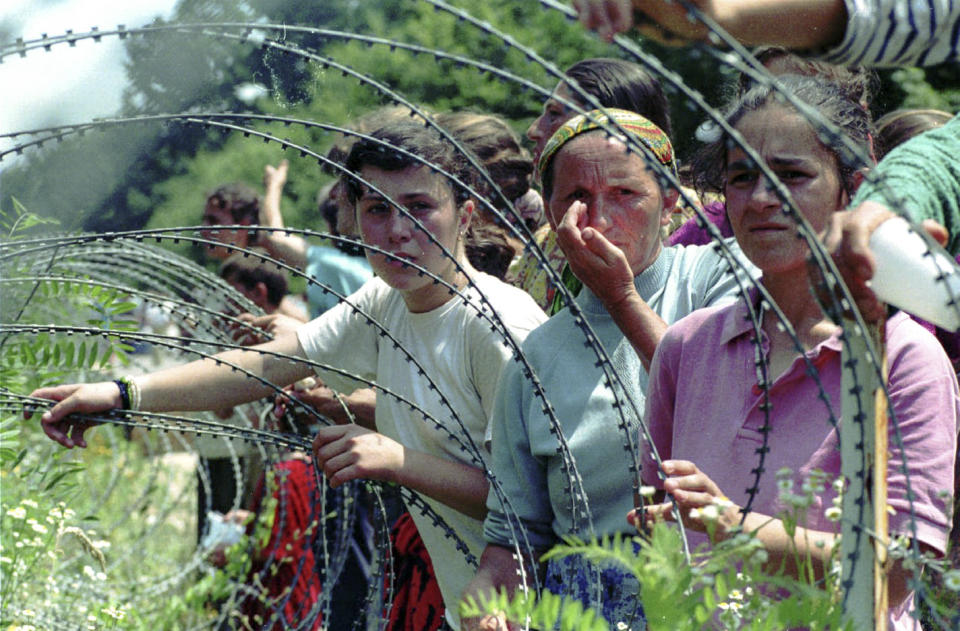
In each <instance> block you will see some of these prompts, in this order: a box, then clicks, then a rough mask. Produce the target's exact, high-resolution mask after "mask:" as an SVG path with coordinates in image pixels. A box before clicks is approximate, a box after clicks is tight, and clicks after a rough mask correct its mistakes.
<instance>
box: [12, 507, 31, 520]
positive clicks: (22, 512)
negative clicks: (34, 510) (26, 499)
mask: <svg viewBox="0 0 960 631" xmlns="http://www.w3.org/2000/svg"><path fill="white" fill-rule="evenodd" d="M7 515H10V517H13V518H14V519H23V518H24V517H26V516H27V509H25V508H24V507H23V506H17V507H16V508H11V509H10V510H8V511H7Z"/></svg>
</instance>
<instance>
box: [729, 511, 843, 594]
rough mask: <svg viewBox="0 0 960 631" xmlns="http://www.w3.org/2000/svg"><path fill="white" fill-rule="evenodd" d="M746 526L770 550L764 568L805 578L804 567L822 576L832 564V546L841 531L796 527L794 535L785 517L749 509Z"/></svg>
mask: <svg viewBox="0 0 960 631" xmlns="http://www.w3.org/2000/svg"><path fill="white" fill-rule="evenodd" d="M743 527H744V530H745V531H747V532H752V533H753V534H754V536H756V538H757V540H758V541H760V543H761V544H763V548H764V549H765V550H766V551H767V562H766V564H765V566H764V569H765V570H766V571H767V572H769V573H771V574H774V573H779V572H783V573H785V574H787V575H789V576H792V577H794V578H802V577H801V576H800V574H801V571H802V572H804V575H805V576H807V577H809V572H811V571H812V572H813V578H814V579H815V580H820V579H821V578H823V576H824V575H825V574H826V570H827V568H828V566H829V564H830V559H831V553H832V550H833V546H834V545H835V544H836V543H837V542H838V535H836V534H833V533H829V532H824V531H820V530H812V529H809V528H802V527H800V526H797V527H796V530H795V531H794V533H793V536H792V537H791V536H790V533H789V532H787V529H786V527H785V524H784V522H783V521H782V520H780V519H776V518H773V517H769V516H767V515H762V514H760V513H752V512H751V513H748V514H747V517H746V519H745V520H744V523H743Z"/></svg>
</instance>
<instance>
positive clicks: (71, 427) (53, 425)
mask: <svg viewBox="0 0 960 631" xmlns="http://www.w3.org/2000/svg"><path fill="white" fill-rule="evenodd" d="M30 396H31V397H37V398H41V399H52V400H54V401H59V403H57V404H56V405H54V406H53V407H52V408H50V409H49V410H47V411H46V412H44V413H43V416H41V417H40V425H41V426H42V427H43V432H44V433H45V434H46V435H47V436H48V437H49V438H50V439H51V440H54V441H56V442H58V443H60V444H61V445H63V446H64V447H66V448H68V449H72V448H73V447H75V446H76V447H86V446H87V441H86V440H84V437H83V433H84V432H86V431H87V429H88V428H90V427H91V426H93V425H95V424H96V423H93V422H90V421H80V420H77V419H72V418H69V417H70V415H71V414H74V413H80V414H95V413H97V412H107V411H109V410H116V409H119V408H120V407H121V406H122V401H121V399H120V388H119V387H118V386H117V384H115V383H113V382H112V381H104V382H101V383H90V384H82V383H75V384H69V385H64V386H54V387H50V388H39V389H37V390H34V391H33V392H31V393H30ZM23 416H24V418H30V417H31V416H33V410H32V409H29V408H28V409H25V410H24V412H23Z"/></svg>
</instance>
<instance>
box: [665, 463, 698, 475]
mask: <svg viewBox="0 0 960 631" xmlns="http://www.w3.org/2000/svg"><path fill="white" fill-rule="evenodd" d="M660 470H661V471H663V472H664V473H665V474H667V475H668V476H674V475H692V474H694V473H697V472H698V471H699V469H697V465H695V464H694V463H692V462H690V461H689V460H664V461H663V462H662V463H661V464H660Z"/></svg>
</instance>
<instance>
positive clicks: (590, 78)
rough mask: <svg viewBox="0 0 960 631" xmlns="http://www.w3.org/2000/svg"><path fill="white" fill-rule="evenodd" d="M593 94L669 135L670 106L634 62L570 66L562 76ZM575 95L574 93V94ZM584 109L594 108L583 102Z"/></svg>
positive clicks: (587, 61) (604, 103)
mask: <svg viewBox="0 0 960 631" xmlns="http://www.w3.org/2000/svg"><path fill="white" fill-rule="evenodd" d="M563 74H564V75H566V76H567V77H569V78H571V79H573V80H575V81H576V82H577V84H578V85H579V86H580V88H582V89H583V90H585V91H586V92H588V93H589V94H590V95H592V96H593V97H594V98H595V99H597V101H598V102H599V103H600V105H602V106H603V107H615V108H618V109H621V110H628V111H630V112H636V113H637V114H640V115H641V116H643V117H645V118H647V119H649V120H650V121H651V122H652V123H653V124H654V125H656V126H657V127H659V128H660V129H662V130H663V131H664V132H665V133H666V134H667V136H670V135H672V133H673V132H672V126H671V125H670V104H669V103H668V102H667V97H666V95H664V93H663V88H662V87H661V86H660V82H659V81H658V80H657V79H655V78H654V77H652V76H650V74H649V73H648V72H647V71H646V70H644V69H643V68H641V67H640V66H638V65H637V64H635V63H631V62H629V61H624V60H622V59H609V58H606V57H596V58H593V59H584V60H583V61H578V62H577V63H575V64H573V65H572V66H570V67H569V68H567V69H566V71H565V72H564V73H563ZM574 94H576V91H574ZM583 105H584V108H585V109H587V110H592V109H594V106H593V105H592V104H589V103H583Z"/></svg>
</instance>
